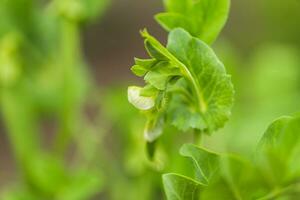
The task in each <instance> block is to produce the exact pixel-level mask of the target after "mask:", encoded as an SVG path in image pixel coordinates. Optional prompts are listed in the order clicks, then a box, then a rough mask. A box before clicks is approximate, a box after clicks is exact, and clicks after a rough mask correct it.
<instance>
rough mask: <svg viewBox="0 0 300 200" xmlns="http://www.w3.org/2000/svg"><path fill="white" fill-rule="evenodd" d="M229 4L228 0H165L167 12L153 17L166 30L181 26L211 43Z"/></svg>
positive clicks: (220, 26) (217, 32)
mask: <svg viewBox="0 0 300 200" xmlns="http://www.w3.org/2000/svg"><path fill="white" fill-rule="evenodd" d="M229 4H230V1H229V0H184V1H183V0H165V7H166V10H167V12H164V13H160V14H158V15H156V17H155V18H156V20H157V21H158V23H159V24H161V25H162V27H164V28H165V29H166V30H167V31H170V30H173V29H174V28H178V27H181V28H184V29H185V30H187V31H188V32H189V33H191V34H192V35H193V36H195V37H198V38H200V39H201V40H203V41H205V42H207V43H212V42H213V41H214V40H215V39H216V38H217V36H218V34H219V33H220V31H221V29H222V28H223V26H224V24H225V22H226V20H227V16H228V12H229Z"/></svg>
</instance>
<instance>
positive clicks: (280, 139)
mask: <svg viewBox="0 0 300 200" xmlns="http://www.w3.org/2000/svg"><path fill="white" fill-rule="evenodd" d="M165 6H166V9H167V12H166V13H161V14H158V15H157V16H156V19H157V21H158V22H159V23H160V24H161V25H162V26H163V27H164V28H165V29H166V30H167V31H170V33H169V36H168V44H167V46H166V47H164V46H163V45H162V44H161V43H160V42H159V41H157V40H156V39H155V38H154V37H153V36H151V35H149V33H148V32H146V31H143V32H142V36H143V37H144V38H145V47H146V49H147V51H148V54H149V55H150V57H151V58H150V59H136V60H135V65H134V66H133V67H132V71H133V73H134V74H135V75H137V76H139V77H144V80H145V82H146V86H145V87H143V88H142V87H136V86H132V87H129V89H128V99H129V102H130V103H131V104H133V105H134V106H135V107H136V108H138V109H139V110H141V111H142V113H144V114H145V115H146V116H147V124H146V128H145V131H144V135H145V139H146V141H147V142H148V144H151V142H154V141H156V140H157V138H158V137H160V136H161V134H162V132H163V129H164V128H165V127H167V126H168V125H174V126H175V127H176V128H177V129H178V130H179V131H183V132H185V131H188V130H193V131H194V136H195V139H196V140H194V143H196V145H195V144H184V145H183V146H182V147H181V149H180V154H181V155H182V156H183V157H185V158H186V159H185V160H184V161H182V160H181V161H180V159H177V158H174V156H173V155H169V157H170V159H173V160H172V162H171V164H170V165H172V164H173V167H171V170H172V171H177V172H176V173H166V174H163V176H162V179H163V186H164V190H165V193H166V196H167V199H169V200H179V199H180V200H181V199H182V200H185V199H186V200H190V199H192V200H193V199H195V200H196V199H204V200H205V199H207V200H209V199H249V200H250V199H261V200H263V199H291V200H292V199H296V197H297V195H299V184H300V183H299V176H300V171H299V167H298V166H300V163H299V161H298V160H297V157H299V154H300V150H299V146H300V144H299V140H298V137H297V134H298V133H299V131H300V130H299V129H300V126H299V124H300V123H299V119H300V118H299V117H298V116H296V117H283V118H281V119H279V120H276V121H275V122H274V123H273V124H272V125H271V126H270V127H269V128H268V130H267V131H266V132H265V134H264V136H263V138H262V139H261V141H260V143H259V145H258V148H257V152H256V154H255V159H249V158H247V157H245V158H244V157H243V156H241V155H235V154H224V153H213V152H212V151H210V150H207V149H206V148H203V147H201V142H199V141H198V140H199V135H200V136H201V134H199V132H200V133H209V134H211V133H212V132H215V131H217V130H218V129H219V128H222V127H223V126H224V124H225V123H226V122H227V120H228V118H229V115H230V112H231V107H232V104H233V95H234V90H233V86H232V83H231V80H230V77H229V76H228V75H227V73H226V70H225V67H224V65H223V64H222V63H221V62H220V60H219V59H218V58H217V56H216V55H215V54H214V52H213V50H212V49H211V48H210V47H209V46H208V45H207V44H206V43H209V44H210V43H212V42H213V41H214V40H215V39H216V37H217V36H218V34H219V32H220V31H221V29H222V27H223V26H224V23H225V21H226V18H227V15H228V10H229V1H204V0H203V1H192V0H191V1H178V0H166V1H165ZM202 40H203V41H204V42H203V41H202ZM205 42H206V43H205ZM264 55H268V54H264ZM280 55H282V54H280ZM286 55H287V56H288V57H289V58H290V56H291V54H290V53H289V54H286ZM283 57H284V55H283ZM276 58H277V56H276V57H274V58H272V59H264V57H263V59H262V60H268V63H267V64H266V63H264V66H268V67H267V68H261V69H259V70H266V71H264V72H263V73H261V77H255V78H257V79H258V80H260V79H261V80H260V82H263V83H267V84H266V87H268V89H266V90H264V91H263V92H262V93H261V94H260V96H263V97H266V96H267V95H265V93H267V94H269V93H270V92H272V90H271V89H270V88H274V87H272V84H273V83H274V81H272V80H273V78H277V77H283V79H284V80H286V77H294V76H296V75H295V71H292V70H289V71H286V72H287V74H280V75H279V73H278V72H277V71H276V70H274V71H272V69H274V66H276V65H277V66H278V63H277V61H276ZM270 60H271V61H272V60H274V61H273V62H271V63H270ZM286 60H289V62H287V63H292V64H291V65H292V66H293V67H294V65H295V66H296V65H297V64H295V63H294V62H293V61H294V60H295V59H293V58H292V59H286ZM290 60H291V61H290ZM282 62H284V61H282ZM281 65H282V64H281ZM282 66H284V65H282ZM270 71H271V73H274V74H275V76H274V75H273V76H269V77H266V74H268V73H269V72H270ZM269 79H270V81H269ZM236 80H237V81H241V80H239V79H236ZM260 82H259V81H256V82H255V83H252V86H254V87H256V85H260V86H259V87H261V86H262V87H264V86H263V85H262V84H260ZM271 82H272V84H270V83H271ZM291 82H293V84H289V83H286V84H284V81H283V84H282V85H283V86H284V89H283V90H285V89H286V90H287V91H288V92H287V93H290V90H295V88H294V87H293V86H295V85H296V84H295V82H297V81H296V79H293V80H291ZM279 83H281V82H279ZM290 87H292V88H290ZM249 91H250V92H254V91H255V92H261V91H260V88H253V89H252V90H251V89H250V90H249ZM239 95H240V96H239V98H240V97H242V94H239ZM284 95H285V94H284ZM284 95H282V96H284ZM273 96H274V95H273ZM272 102H273V100H272ZM272 102H271V103H272ZM247 125H248V124H247ZM161 137H162V138H164V135H162V136H161ZM170 137H172V136H170V135H169V136H168V137H167V138H170ZM168 142H169V143H170V141H168ZM171 142H172V141H171ZM161 143H162V144H161V145H162V146H166V148H169V147H170V144H166V143H165V142H164V141H162V142H161ZM181 143H182V142H181ZM155 144H156V145H157V142H156V143H155ZM197 145H200V146H197ZM169 152H171V151H169ZM152 153H153V152H152ZM154 156H155V155H154Z"/></svg>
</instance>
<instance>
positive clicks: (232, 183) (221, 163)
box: [163, 144, 268, 200]
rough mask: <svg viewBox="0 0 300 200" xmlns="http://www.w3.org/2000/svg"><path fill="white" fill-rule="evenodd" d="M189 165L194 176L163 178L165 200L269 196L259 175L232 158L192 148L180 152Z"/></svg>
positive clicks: (238, 199) (249, 164)
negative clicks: (192, 168)
mask: <svg viewBox="0 0 300 200" xmlns="http://www.w3.org/2000/svg"><path fill="white" fill-rule="evenodd" d="M180 153H181V155H183V156H185V157H187V158H188V159H189V161H192V163H193V166H194V172H193V173H192V174H194V176H190V175H184V174H179V173H169V174H164V175H163V184H164V189H165V193H166V195H167V199H168V200H177V199H180V200H190V199H192V200H193V199H201V200H211V199H237V200H241V199H249V200H250V199H258V198H259V197H262V196H265V195H266V194H268V188H267V186H266V184H265V181H264V180H263V178H262V176H261V174H260V173H259V172H258V171H257V170H256V168H255V166H254V165H253V164H252V163H251V162H248V161H245V160H243V159H241V158H240V157H237V156H234V155H221V154H216V153H213V152H210V151H208V150H206V149H203V148H200V147H197V146H195V145H192V144H185V145H183V146H182V148H181V149H180Z"/></svg>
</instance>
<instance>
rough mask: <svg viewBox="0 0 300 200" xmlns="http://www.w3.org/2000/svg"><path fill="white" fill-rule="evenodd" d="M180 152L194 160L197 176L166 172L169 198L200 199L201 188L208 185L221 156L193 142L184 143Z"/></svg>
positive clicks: (165, 183)
mask: <svg viewBox="0 0 300 200" xmlns="http://www.w3.org/2000/svg"><path fill="white" fill-rule="evenodd" d="M180 153H181V155H183V156H185V157H187V158H189V159H190V160H191V161H192V162H193V164H194V167H195V177H194V178H190V177H188V176H185V175H181V174H175V173H169V174H164V175H163V184H164V189H165V192H166V195H167V199H168V200H177V199H180V200H183V199H184V200H185V199H186V200H187V199H189V200H194V199H199V194H200V193H199V192H200V189H201V188H203V187H205V186H207V184H208V183H209V181H210V179H211V178H212V176H213V175H214V173H215V172H216V171H217V169H218V167H219V164H218V162H219V156H218V155H217V154H215V153H212V152H208V151H206V150H204V149H202V148H199V147H197V146H195V145H192V144H185V145H183V146H182V147H181V149H180Z"/></svg>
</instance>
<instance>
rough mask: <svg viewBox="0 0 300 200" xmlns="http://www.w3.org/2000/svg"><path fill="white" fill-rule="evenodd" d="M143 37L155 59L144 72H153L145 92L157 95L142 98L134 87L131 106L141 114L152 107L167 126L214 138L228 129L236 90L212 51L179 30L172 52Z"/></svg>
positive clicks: (172, 39) (172, 35) (171, 40)
mask: <svg viewBox="0 0 300 200" xmlns="http://www.w3.org/2000/svg"><path fill="white" fill-rule="evenodd" d="M142 34H143V36H144V38H145V44H146V48H147V49H148V52H149V54H150V56H151V57H152V60H151V63H152V64H151V67H149V65H146V66H144V67H143V68H144V69H147V70H148V72H147V73H146V74H145V77H144V79H145V81H146V83H147V85H146V87H145V88H152V91H153V90H154V91H155V92H153V94H154V95H153V96H149V94H147V95H143V94H141V92H140V91H139V92H138V91H137V88H136V87H133V88H135V89H134V90H133V89H132V87H130V89H129V91H130V92H129V94H130V96H129V101H130V102H131V103H132V104H133V105H134V106H135V107H137V108H139V109H140V110H149V109H150V108H153V109H154V110H155V111H154V113H160V115H162V114H164V115H165V117H166V119H167V121H166V123H170V124H173V125H174V126H176V127H177V128H179V129H180V130H183V131H187V130H188V129H190V128H192V129H197V130H199V131H200V132H206V133H212V132H213V131H216V130H217V129H219V128H221V127H223V126H224V124H225V122H226V121H227V120H228V118H229V115H230V110H231V107H232V103H233V94H234V90H233V85H232V83H231V80H230V76H229V75H227V73H226V70H225V67H224V66H223V64H222V63H221V62H220V61H219V59H218V58H217V56H216V55H215V54H214V52H213V50H212V49H211V48H210V47H209V46H207V45H206V44H205V43H203V42H202V41H200V40H199V39H197V38H195V37H192V36H191V35H189V33H187V32H186V31H184V30H183V29H180V28H179V29H175V30H173V31H172V32H171V33H170V35H169V39H168V45H167V48H165V47H164V46H163V45H162V44H160V43H159V42H158V41H157V40H156V39H155V38H154V37H152V36H151V35H149V34H148V33H147V32H143V33H142ZM154 60H155V61H154ZM136 64H140V65H142V64H143V63H137V62H136ZM143 96H144V97H143ZM152 99H155V106H154V105H153V100H152ZM151 112H152V113H151V117H149V115H148V114H147V113H146V115H148V116H147V117H148V119H149V118H153V110H152V111H151ZM148 121H149V120H148ZM154 127H155V126H154Z"/></svg>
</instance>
